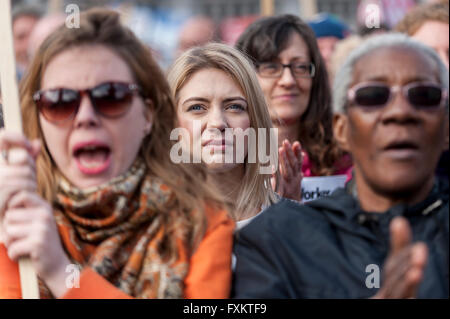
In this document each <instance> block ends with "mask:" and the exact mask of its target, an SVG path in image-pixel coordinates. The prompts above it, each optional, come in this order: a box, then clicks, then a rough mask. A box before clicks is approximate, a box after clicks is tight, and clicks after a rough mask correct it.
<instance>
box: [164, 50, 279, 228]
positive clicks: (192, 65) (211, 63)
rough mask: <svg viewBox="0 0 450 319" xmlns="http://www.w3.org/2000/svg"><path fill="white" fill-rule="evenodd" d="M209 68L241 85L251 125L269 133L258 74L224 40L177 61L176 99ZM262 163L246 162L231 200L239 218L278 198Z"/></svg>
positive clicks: (172, 72) (173, 71)
mask: <svg viewBox="0 0 450 319" xmlns="http://www.w3.org/2000/svg"><path fill="white" fill-rule="evenodd" d="M208 68H212V69H218V70H222V71H224V72H225V73H227V74H228V75H230V76H231V78H232V79H233V80H234V81H235V82H236V83H237V84H238V85H239V87H240V88H241V90H242V92H243V93H244V95H245V98H246V99H247V103H248V112H249V118H250V127H252V128H254V129H256V130H257V129H258V128H264V129H266V136H267V137H269V136H270V135H269V134H270V129H271V128H272V121H271V119H270V115H269V111H268V109H267V105H266V102H265V99H264V95H263V93H262V90H261V88H260V86H259V83H258V79H257V78H256V74H255V72H254V70H253V68H252V66H251V64H250V62H249V61H248V60H247V59H246V58H245V57H244V56H243V55H242V53H240V52H239V51H238V50H236V49H234V48H232V47H230V46H227V45H225V44H220V43H210V44H207V45H205V46H203V47H196V48H192V49H190V50H188V51H186V52H185V53H183V54H182V55H181V56H180V57H179V58H178V59H177V60H176V61H175V62H174V64H173V65H172V66H171V68H170V69H169V72H168V76H167V78H168V81H169V85H170V87H171V89H172V95H173V97H174V98H175V103H176V104H178V100H179V97H178V94H179V92H180V90H181V88H182V87H183V86H184V85H185V84H186V83H187V82H188V81H189V79H190V78H191V77H192V76H193V74H194V73H196V72H198V71H199V70H203V69H208ZM266 141H267V143H266V150H268V149H269V150H271V148H270V145H269V144H270V139H267V140H266ZM249 147H257V146H255V145H253V146H252V145H250V146H249ZM277 151H278V150H275V152H272V154H270V156H271V159H272V160H273V158H274V157H275V156H277V155H276V154H277ZM271 163H273V161H271ZM261 167H262V163H261V162H260V161H259V158H258V156H257V159H256V163H249V162H248V161H246V162H245V174H244V178H243V180H242V183H240V189H239V196H238V200H237V202H236V203H229V204H230V205H232V206H233V207H234V209H233V213H232V216H233V218H234V219H236V220H240V219H244V218H248V217H251V216H252V215H254V214H255V211H259V210H260V209H261V207H262V206H268V205H270V204H271V203H273V202H275V201H276V196H275V195H274V192H273V190H272V187H271V183H270V175H263V174H260V168H261Z"/></svg>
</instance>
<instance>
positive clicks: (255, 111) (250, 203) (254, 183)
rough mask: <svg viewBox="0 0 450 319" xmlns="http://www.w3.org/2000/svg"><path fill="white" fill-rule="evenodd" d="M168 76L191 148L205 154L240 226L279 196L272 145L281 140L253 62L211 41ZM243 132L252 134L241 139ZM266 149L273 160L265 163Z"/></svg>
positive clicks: (180, 60) (187, 54)
mask: <svg viewBox="0 0 450 319" xmlns="http://www.w3.org/2000/svg"><path fill="white" fill-rule="evenodd" d="M168 80H169V84H170V86H171V89H172V94H173V96H174V98H175V103H176V106H177V118H178V125H179V126H180V128H184V129H186V130H187V131H188V133H189V138H188V140H189V142H188V145H190V148H189V151H190V152H193V151H194V150H196V149H198V150H200V151H201V152H202V155H203V156H202V158H201V159H202V161H203V162H204V163H205V164H206V167H207V170H208V178H209V179H210V180H211V181H212V183H214V184H215V185H217V187H218V189H220V190H221V192H222V193H223V194H224V197H225V198H226V200H227V201H228V202H229V206H230V207H233V209H231V210H230V211H231V214H232V216H233V218H234V219H235V220H236V221H237V223H238V224H237V227H242V226H243V225H245V224H246V223H248V222H249V221H250V220H251V218H252V217H254V216H256V215H257V214H258V212H260V211H261V209H262V208H263V207H267V206H269V205H270V204H272V203H273V202H275V201H276V200H277V199H276V197H275V193H274V192H273V191H272V188H271V187H270V177H271V172H272V168H271V166H272V165H275V157H276V151H277V147H276V146H273V145H271V143H272V144H276V140H275V141H274V140H272V141H271V140H270V134H271V129H272V124H271V121H270V116H269V112H268V110H267V106H266V103H265V101H264V97H263V95H262V92H261V89H260V87H259V84H258V80H257V79H256V76H255V73H254V71H253V68H252V66H251V64H250V63H249V61H248V60H247V59H246V58H245V57H244V56H243V55H242V53H241V52H239V51H238V50H236V49H234V48H232V47H229V46H227V45H224V44H219V43H212V44H209V45H206V46H203V47H197V48H193V49H191V50H189V51H187V52H185V53H184V54H183V55H181V56H180V57H179V58H178V59H177V60H176V61H175V62H174V64H173V65H172V67H171V68H170V70H169V73H168ZM196 125H197V126H198V128H199V129H198V130H195V127H196ZM239 132H243V133H244V134H248V135H247V136H246V137H244V135H241V137H242V138H240V137H239V136H240V134H239ZM251 132H253V133H254V139H252V138H251V135H250V133H251ZM273 136H274V138H276V137H275V135H273ZM264 138H265V141H264V140H263V139H264ZM238 141H240V142H238ZM185 145H186V143H185ZM196 145H198V147H196ZM273 147H275V148H273ZM262 153H263V154H264V155H265V156H264V157H265V158H267V160H268V161H266V162H263V161H262V159H263V157H262V156H261V154H262ZM205 154H206V157H205V156H204V155H205ZM209 154H211V159H210V160H209V159H208V157H209ZM238 154H241V156H240V155H238ZM252 154H253V156H252ZM266 154H268V155H266ZM192 155H193V156H197V157H200V156H199V155H200V154H197V155H196V154H192ZM227 157H229V158H230V159H231V160H227ZM264 166H265V169H264ZM264 170H265V171H264Z"/></svg>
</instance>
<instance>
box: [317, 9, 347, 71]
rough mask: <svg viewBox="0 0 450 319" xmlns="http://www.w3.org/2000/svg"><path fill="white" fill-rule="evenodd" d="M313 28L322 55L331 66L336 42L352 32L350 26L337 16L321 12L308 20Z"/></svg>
mask: <svg viewBox="0 0 450 319" xmlns="http://www.w3.org/2000/svg"><path fill="white" fill-rule="evenodd" d="M308 25H309V26H310V27H311V29H313V31H314V34H315V35H316V38H317V44H318V45H319V50H320V54H321V55H322V57H323V59H324V61H325V63H326V65H327V67H329V66H330V62H331V56H332V55H333V52H334V49H335V47H336V44H337V43H338V42H339V41H340V40H342V39H344V38H345V37H347V35H349V34H350V29H349V27H348V26H347V25H346V24H345V23H344V22H342V21H341V20H340V19H338V18H337V17H336V16H334V15H331V14H328V13H321V14H318V15H317V16H315V17H314V18H313V19H311V20H310V21H308Z"/></svg>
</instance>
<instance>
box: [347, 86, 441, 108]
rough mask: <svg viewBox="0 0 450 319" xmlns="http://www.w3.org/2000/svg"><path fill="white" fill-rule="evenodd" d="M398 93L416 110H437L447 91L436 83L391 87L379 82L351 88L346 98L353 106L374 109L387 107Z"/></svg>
mask: <svg viewBox="0 0 450 319" xmlns="http://www.w3.org/2000/svg"><path fill="white" fill-rule="evenodd" d="M398 91H401V92H402V94H403V96H404V97H405V99H407V100H408V102H409V103H410V104H411V105H412V106H413V107H415V108H417V109H435V108H438V107H440V106H441V105H442V104H443V103H442V102H443V101H444V100H445V98H446V97H447V91H446V90H445V89H443V88H442V87H441V86H440V85H439V84H436V83H425V82H413V83H409V84H407V85H404V86H399V85H396V86H392V87H391V86H388V85H386V84H385V83H381V82H366V83H360V84H358V85H355V86H354V87H352V88H351V89H350V90H349V91H348V96H347V98H348V100H349V102H350V103H352V104H354V105H357V106H363V107H367V108H374V109H375V108H381V107H383V106H385V105H387V104H388V103H389V102H390V100H391V99H392V98H393V96H394V95H395V94H396V93H397V92H398Z"/></svg>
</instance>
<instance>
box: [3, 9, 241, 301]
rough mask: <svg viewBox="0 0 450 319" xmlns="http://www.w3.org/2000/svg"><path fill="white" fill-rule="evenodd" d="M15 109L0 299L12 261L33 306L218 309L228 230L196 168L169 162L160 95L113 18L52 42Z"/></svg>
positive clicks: (167, 121)
mask: <svg viewBox="0 0 450 319" xmlns="http://www.w3.org/2000/svg"><path fill="white" fill-rule="evenodd" d="M21 105H22V116H23V123H24V129H25V136H26V137H25V136H23V135H21V134H16V133H13V132H10V131H5V130H2V131H0V220H1V223H0V234H1V240H0V241H1V242H3V243H4V245H3V244H2V245H0V266H1V267H0V298H4V297H5V294H8V293H9V292H11V291H18V287H20V281H19V278H18V270H17V266H16V267H14V264H12V262H11V261H10V260H9V259H11V260H12V261H17V260H18V259H19V258H21V257H29V258H31V262H32V265H33V267H34V269H35V271H36V273H37V275H38V277H39V279H40V285H39V287H40V295H41V297H42V298H52V297H57V298H77V299H78V298H131V297H135V298H227V297H228V296H229V290H230V280H231V269H230V264H231V249H232V235H233V230H234V222H233V221H232V220H231V219H230V218H229V217H228V216H227V212H226V211H224V210H223V207H224V205H223V204H222V196H220V194H219V193H218V192H216V191H215V190H214V186H213V185H210V184H209V183H208V182H207V181H206V174H205V172H204V171H203V169H202V167H198V166H194V165H190V166H186V165H182V164H175V163H173V162H172V161H171V159H170V153H169V151H170V146H171V144H172V143H171V141H170V133H171V130H172V129H173V128H174V127H175V118H176V114H175V111H174V110H175V107H174V105H173V100H172V98H171V92H170V88H169V86H168V84H167V81H166V79H165V76H164V74H163V72H162V71H161V70H160V68H159V67H158V65H157V64H156V62H155V61H154V59H153V58H152V56H151V54H150V51H149V50H148V49H147V48H146V47H145V46H144V45H143V44H142V43H141V42H140V41H139V40H138V39H137V38H136V37H135V35H134V34H133V33H132V32H131V30H129V29H128V28H125V27H124V26H122V25H121V24H120V21H119V14H118V13H116V12H114V11H109V10H102V9H94V10H90V11H86V12H84V13H82V14H81V17H80V28H74V29H69V28H61V29H59V30H58V31H56V32H54V33H52V34H51V35H50V36H49V37H48V38H47V39H46V40H45V41H44V42H43V44H42V45H41V46H40V48H39V50H38V52H37V53H36V55H35V58H34V59H33V61H32V63H31V65H30V68H29V71H28V72H27V75H26V77H25V78H24V79H23V82H22V87H21ZM13 147H14V148H22V149H24V150H26V152H24V153H25V154H23V155H22V156H21V157H20V158H17V157H16V158H15V159H14V158H10V156H9V149H10V148H13ZM5 265H6V266H5ZM69 265H72V266H77V267H78V268H79V269H80V272H81V276H80V281H79V288H77V287H74V288H69V287H67V286H66V278H67V273H66V269H67V266H69ZM14 269H16V270H15V271H14ZM7 270H10V271H9V272H8V271H7ZM5 282H7V283H9V284H8V285H4V284H3V283H5ZM14 297H15V298H18V296H14Z"/></svg>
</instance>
